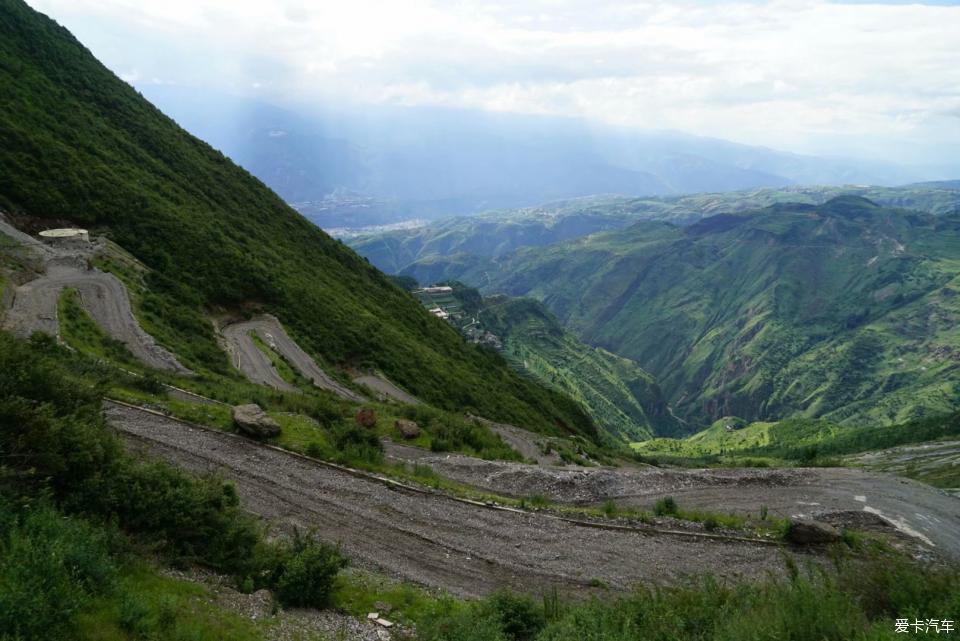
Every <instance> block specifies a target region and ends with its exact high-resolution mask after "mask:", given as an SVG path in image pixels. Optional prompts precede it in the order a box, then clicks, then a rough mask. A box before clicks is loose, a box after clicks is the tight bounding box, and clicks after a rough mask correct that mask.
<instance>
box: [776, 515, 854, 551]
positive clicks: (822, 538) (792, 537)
mask: <svg viewBox="0 0 960 641" xmlns="http://www.w3.org/2000/svg"><path fill="white" fill-rule="evenodd" d="M841 538H842V537H841V535H840V531H839V530H837V528H835V527H833V526H832V525H829V524H827V523H821V522H819V521H811V520H809V519H800V520H798V521H794V522H793V523H791V524H790V529H789V530H788V531H787V541H789V542H790V543H796V544H797V545H817V544H822V543H834V542H836V541H839V540H840V539H841Z"/></svg>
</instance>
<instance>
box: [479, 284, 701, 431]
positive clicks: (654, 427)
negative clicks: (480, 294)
mask: <svg viewBox="0 0 960 641" xmlns="http://www.w3.org/2000/svg"><path fill="white" fill-rule="evenodd" d="M479 320H480V322H481V323H482V324H483V326H484V327H485V328H487V329H489V330H490V331H492V332H493V333H494V334H496V335H497V336H499V337H500V338H501V339H502V341H503V354H504V356H505V357H506V358H507V360H508V361H509V362H510V363H511V364H513V365H514V366H515V367H516V368H517V369H519V370H521V371H524V372H528V373H529V374H530V375H532V376H533V377H534V378H536V379H537V380H540V381H542V382H543V383H545V384H547V385H550V386H551V387H554V388H556V389H558V390H560V391H562V392H564V393H565V394H567V395H569V396H570V397H572V398H574V399H576V400H577V401H579V402H580V403H581V404H582V405H583V406H584V407H585V408H586V409H587V411H588V412H589V413H590V415H591V416H592V417H593V419H594V421H595V422H596V424H597V427H598V428H600V429H601V430H602V431H604V432H606V433H607V434H609V435H610V436H612V437H614V439H616V440H625V441H636V440H642V439H645V438H650V437H651V436H653V435H658V436H665V435H671V434H676V433H678V432H680V431H682V428H683V425H682V424H681V423H680V422H679V421H677V420H676V419H674V418H673V417H672V416H671V415H670V410H669V408H668V407H667V404H666V401H665V400H664V397H663V393H662V392H661V390H660V387H659V386H658V385H657V382H656V380H654V378H653V377H652V376H651V375H650V374H648V373H647V372H645V371H643V369H642V368H641V367H640V366H639V365H637V364H636V363H635V362H633V361H631V360H629V359H626V358H622V357H620V356H616V355H614V354H611V353H610V352H608V351H606V350H603V349H599V348H596V347H590V346H588V345H585V344H583V343H582V342H581V341H580V340H579V339H578V338H577V337H576V336H574V335H573V334H571V333H570V332H568V331H566V330H564V329H563V327H562V326H561V325H560V323H559V322H557V319H556V318H554V317H553V315H552V314H550V312H548V311H547V310H546V309H544V307H543V306H542V305H541V304H540V303H539V302H537V301H535V300H533V299H529V298H523V299H511V298H507V297H505V296H492V297H490V298H488V299H485V301H484V307H483V309H482V310H481V311H480V314H479Z"/></svg>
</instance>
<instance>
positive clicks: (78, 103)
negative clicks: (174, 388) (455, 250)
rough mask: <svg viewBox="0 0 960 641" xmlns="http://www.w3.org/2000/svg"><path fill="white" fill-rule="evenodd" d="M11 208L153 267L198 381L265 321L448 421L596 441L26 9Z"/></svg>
mask: <svg viewBox="0 0 960 641" xmlns="http://www.w3.org/2000/svg"><path fill="white" fill-rule="evenodd" d="M0 209H4V210H6V211H7V212H8V213H9V214H11V215H13V216H14V218H15V219H16V220H17V221H18V222H19V223H20V224H22V225H25V226H27V227H31V226H32V227H34V228H36V227H42V226H46V225H56V226H60V225H62V224H64V223H72V224H77V225H83V226H87V227H90V228H92V229H93V230H94V231H95V232H97V233H104V234H106V235H108V236H109V237H110V238H111V239H112V240H114V241H116V242H117V243H118V244H120V245H121V246H122V247H124V248H125V249H127V250H129V251H130V252H131V253H132V254H133V255H135V256H136V257H137V258H138V259H140V260H141V261H143V262H144V263H145V264H146V265H147V266H148V267H150V268H152V270H153V271H152V272H151V273H150V276H149V280H150V282H149V283H148V285H149V294H148V298H147V299H146V301H145V308H146V311H147V312H148V313H151V314H152V316H153V319H154V322H155V324H157V325H159V326H161V329H162V331H161V332H160V333H161V335H162V336H163V337H164V340H165V342H167V343H169V344H168V345H166V346H167V347H169V348H171V349H172V350H173V351H174V352H176V353H177V354H178V356H180V357H181V358H182V359H183V360H184V362H185V364H187V365H188V366H189V367H191V368H192V369H194V370H197V371H202V370H213V371H224V370H226V368H227V367H228V365H227V361H226V357H225V355H224V353H223V352H222V350H220V349H219V347H218V346H217V344H216V341H215V339H214V334H213V330H212V326H211V323H210V322H209V320H208V318H207V315H208V314H209V313H211V312H215V311H218V310H219V311H222V310H228V311H237V310H248V311H250V310H258V309H263V310H266V311H270V312H272V313H274V314H276V315H277V316H278V317H280V319H281V320H282V321H283V323H284V324H285V325H286V326H287V327H289V328H290V329H291V331H292V332H293V333H294V334H295V335H296V338H297V340H298V342H299V343H300V344H301V345H303V346H304V347H305V348H307V349H308V350H310V351H311V352H313V353H314V354H317V355H320V356H322V357H323V359H325V360H326V361H327V362H328V363H332V364H337V365H341V366H345V367H352V368H360V369H365V368H376V369H380V370H382V371H383V372H384V373H385V374H386V375H387V376H388V377H390V378H391V379H393V380H394V381H395V382H396V383H398V384H399V385H401V386H403V387H405V388H406V389H408V390H410V391H411V392H412V393H414V394H416V395H418V396H420V397H421V398H423V399H425V400H428V401H430V402H431V403H434V404H436V405H438V406H441V407H445V408H449V409H457V410H471V411H475V412H477V413H480V414H483V415H486V416H489V417H490V418H494V419H499V420H505V421H511V422H516V423H518V424H522V425H525V426H529V427H531V428H537V429H541V430H552V431H556V430H560V429H565V430H571V431H578V432H581V433H585V434H593V433H594V428H593V426H592V424H591V422H590V420H589V418H587V417H586V415H585V414H584V413H583V412H582V411H581V410H580V409H579V407H578V406H577V405H576V404H575V403H574V402H572V401H571V400H569V399H567V398H565V397H564V396H562V395H560V394H557V393H555V392H552V391H549V390H547V389H545V388H542V387H540V386H538V385H536V384H534V383H533V382H531V381H528V380H526V379H524V378H521V377H519V376H517V375H515V374H514V373H513V372H511V371H510V369H509V368H507V367H506V366H505V364H504V363H503V361H502V360H501V359H500V358H499V357H498V356H497V355H496V354H495V353H492V352H490V351H485V350H481V349H478V348H474V347H471V346H468V345H466V344H465V343H464V341H463V340H462V338H461V337H460V336H458V335H457V333H456V332H455V331H453V330H452V329H451V328H449V327H448V326H446V325H445V324H444V323H442V322H441V321H439V320H437V319H435V318H432V317H430V316H429V315H428V314H426V313H425V312H424V310H423V309H422V308H421V307H420V306H419V305H418V304H417V303H416V302H415V301H413V300H412V299H410V297H409V296H407V295H406V294H404V293H403V292H402V291H401V290H400V289H398V288H396V287H395V286H394V285H392V284H391V283H390V282H389V281H388V280H387V279H386V278H385V277H384V276H383V275H382V274H381V273H380V272H378V271H377V270H376V269H374V268H373V267H371V266H370V265H369V264H368V263H367V262H366V261H365V260H364V259H362V258H361V257H359V256H357V255H356V254H354V253H353V252H352V251H350V250H349V249H347V248H346V247H344V246H343V245H342V244H341V243H339V242H337V241H334V240H332V239H331V238H329V237H328V236H327V235H326V234H324V233H323V232H321V231H320V230H319V229H317V228H316V227H315V226H313V225H312V224H310V223H309V222H307V221H306V220H305V219H303V218H302V217H301V216H300V215H298V214H297V213H296V212H295V211H293V210H292V209H290V208H289V207H288V206H287V205H286V204H285V203H284V202H283V201H282V200H281V199H280V198H278V197H277V196H276V195H275V194H273V193H272V192H271V191H270V190H269V189H267V188H266V187H265V186H264V185H263V184H261V183H260V182H259V181H258V180H256V179H255V178H253V177H252V176H251V175H250V174H248V173H247V172H246V171H244V170H243V169H241V168H239V167H237V166H236V165H234V164H233V163H232V162H230V161H229V160H228V159H227V158H226V157H224V156H223V155H222V154H220V153H219V152H217V151H216V150H214V149H212V148H211V147H209V146H208V145H206V144H205V143H203V142H202V141H200V140H198V139H196V138H194V137H192V136H190V135H189V134H188V133H187V132H185V131H184V130H182V129H180V128H179V127H178V126H177V125H176V124H175V123H174V122H173V121H172V120H170V119H169V118H167V117H166V116H164V115H163V114H162V113H160V112H159V111H158V110H157V109H155V108H154V107H153V106H152V105H150V104H149V103H148V102H147V101H146V100H144V99H143V98H142V97H141V96H140V95H138V94H137V92H136V91H134V90H133V89H132V88H131V87H130V86H128V85H127V84H125V83H124V82H122V81H121V80H120V79H118V78H117V77H116V76H114V75H113V74H112V73H111V72H110V71H109V70H107V69H106V68H105V67H104V66H103V65H101V64H100V63H99V62H98V61H97V60H96V59H95V58H94V57H93V56H92V55H91V54H90V53H89V52H88V51H87V50H86V49H85V48H84V47H83V46H82V45H81V44H80V43H78V42H77V41H76V40H75V39H74V38H73V37H72V36H71V35H70V34H69V33H68V32H67V31H66V30H65V29H64V28H62V27H60V26H58V25H57V24H55V23H54V22H52V21H51V20H49V19H47V18H46V17H44V16H42V15H40V14H38V13H36V12H34V11H33V10H31V9H30V8H29V7H27V5H26V4H24V3H23V2H22V1H21V0H0Z"/></svg>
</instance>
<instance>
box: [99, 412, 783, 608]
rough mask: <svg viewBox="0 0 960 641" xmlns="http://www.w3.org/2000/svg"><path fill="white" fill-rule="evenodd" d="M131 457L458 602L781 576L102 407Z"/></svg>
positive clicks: (768, 563)
mask: <svg viewBox="0 0 960 641" xmlns="http://www.w3.org/2000/svg"><path fill="white" fill-rule="evenodd" d="M106 411H107V416H108V418H109V419H110V422H111V423H112V424H113V425H114V426H115V427H116V428H117V429H118V430H119V431H120V432H121V433H122V434H123V435H124V437H125V438H126V440H127V441H128V443H129V444H130V446H131V447H133V448H134V449H142V450H144V451H145V453H147V454H149V455H154V456H159V457H162V458H164V459H167V460H168V461H170V462H172V463H174V464H175V465H178V466H180V467H182V468H185V469H188V470H191V471H194V472H212V471H216V472H219V473H220V474H222V475H223V476H224V477H226V478H228V479H232V480H234V481H235V482H236V484H237V489H238V491H239V494H240V497H241V499H242V501H243V505H244V506H245V507H246V508H247V509H249V510H250V511H252V512H254V513H256V514H258V515H260V516H262V517H265V518H267V519H269V520H272V521H274V522H276V523H278V524H280V525H285V526H296V527H300V528H311V527H315V528H317V529H318V534H319V535H320V536H321V537H323V538H325V539H327V540H329V541H340V542H342V544H343V547H344V549H345V551H346V552H347V553H348V554H349V555H350V556H351V557H353V558H354V559H355V560H356V561H358V562H359V563H361V564H362V565H366V566H370V567H376V568H378V569H379V570H381V571H384V572H386V573H388V574H390V575H393V576H396V577H399V578H403V579H405V580H410V581H414V582H417V583H420V584H424V585H428V586H434V587H441V588H445V589H447V590H450V591H451V592H453V593H455V594H459V595H465V596H473V595H480V594H486V593H489V592H490V591H493V590H495V589H498V588H501V587H505V586H509V587H513V588H515V589H522V590H528V591H534V592H537V591H540V590H543V589H544V588H549V587H551V586H556V587H557V588H559V589H561V590H564V591H571V590H582V589H584V588H586V587H588V586H589V584H590V582H591V579H598V580H600V581H603V582H605V583H606V584H608V585H609V586H611V587H613V588H616V589H628V588H630V587H631V586H634V585H636V584H641V583H643V584H649V583H651V582H657V583H663V582H667V581H671V580H675V579H677V578H678V577H681V576H683V575H695V574H701V573H704V572H712V573H714V574H715V575H718V576H722V577H739V576H750V577H757V576H762V575H764V574H765V573H766V572H769V571H773V572H778V571H779V570H780V569H781V568H782V565H783V564H782V559H781V552H780V549H779V548H778V547H777V546H773V545H763V544H759V543H752V542H744V541H723V540H703V539H699V538H695V537H691V536H680V535H669V534H653V533H649V532H644V531H641V530H609V529H597V528H594V527H586V526H583V525H576V524H573V523H569V522H565V521H562V520H559V519H557V518H554V517H551V516H549V515H546V514H540V513H520V512H512V511H503V510H495V509H490V508H487V507H484V506H480V505H472V504H467V503H464V502H460V501H455V500H453V499H451V498H449V497H446V496H443V495H439V494H425V493H421V492H413V491H409V490H403V489H399V488H391V487H389V486H387V485H386V484H384V483H382V482H378V481H375V480H371V479H367V478H360V477H357V476H354V475H351V474H350V473H347V472H345V471H341V470H337V469H332V468H330V467H327V466H324V465H321V464H318V463H316V462H312V461H309V460H305V459H303V458H301V457H296V456H294V455H291V454H289V453H287V452H283V451H279V450H276V449H270V448H266V447H262V446H259V445H257V444H255V443H252V442H250V441H246V440H245V439H242V438H240V437H237V436H233V435H230V434H225V433H220V432H214V431H210V430H205V429H200V428H197V427H193V426H188V425H185V424H183V423H181V422H177V421H174V420H172V419H169V418H165V417H159V416H156V415H153V414H149V413H146V412H143V411H142V410H137V409H131V408H127V407H122V406H118V405H112V404H108V406H107V410H106Z"/></svg>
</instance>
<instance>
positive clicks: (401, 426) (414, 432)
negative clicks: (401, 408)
mask: <svg viewBox="0 0 960 641" xmlns="http://www.w3.org/2000/svg"><path fill="white" fill-rule="evenodd" d="M393 426H394V427H395V428H397V431H398V432H400V436H402V437H403V438H405V439H413V438H417V437H418V436H420V426H419V425H417V423H416V422H415V421H408V420H407V419H405V418H399V419H397V421H396V422H395V423H394V424H393Z"/></svg>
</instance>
